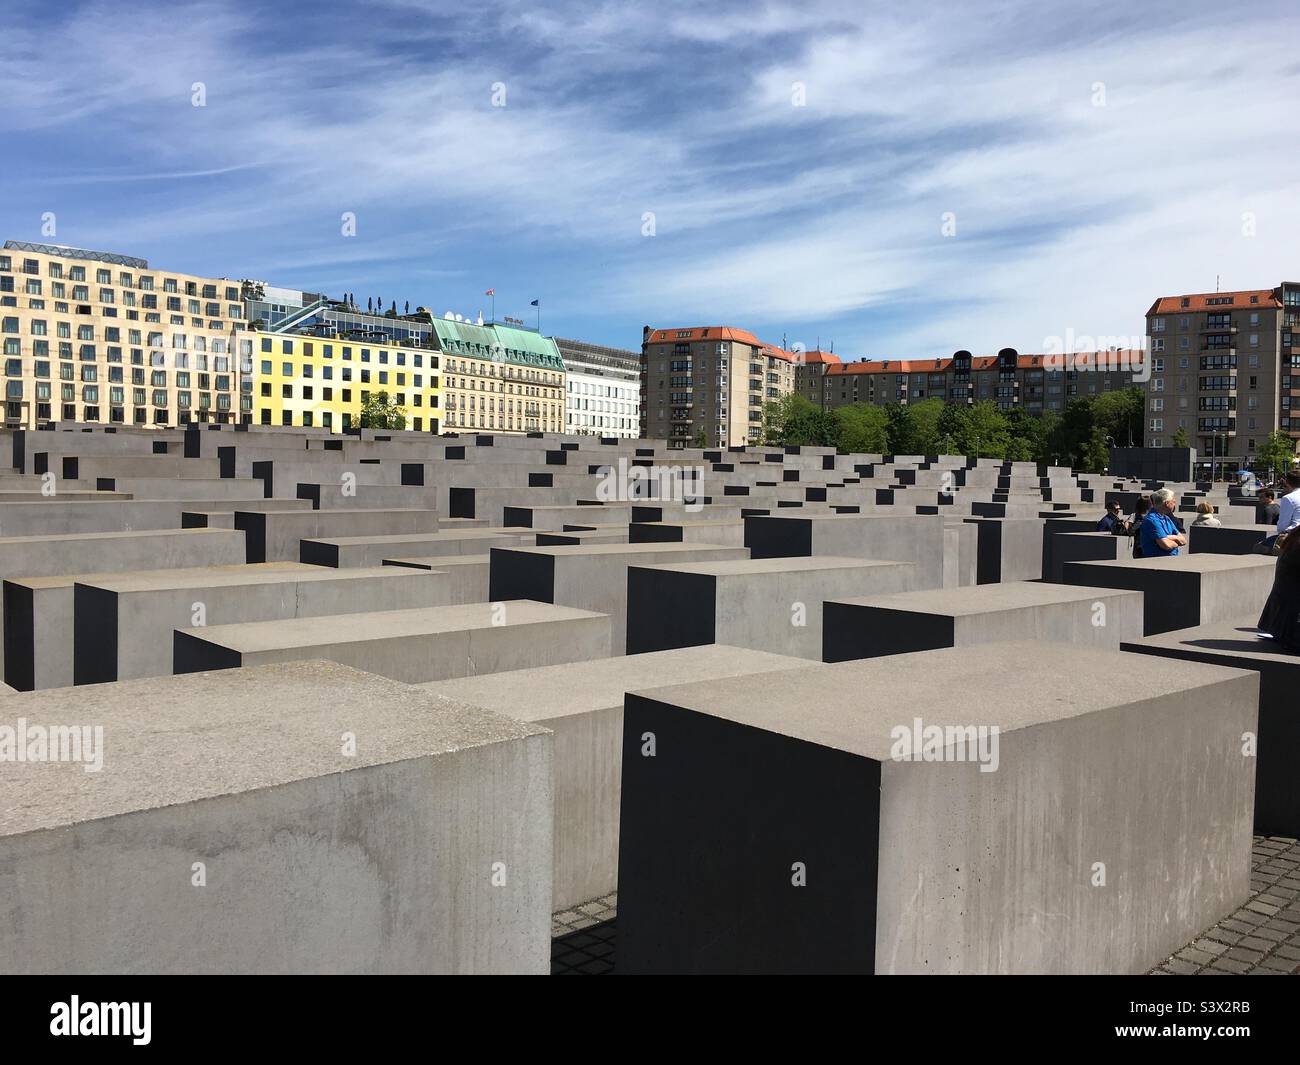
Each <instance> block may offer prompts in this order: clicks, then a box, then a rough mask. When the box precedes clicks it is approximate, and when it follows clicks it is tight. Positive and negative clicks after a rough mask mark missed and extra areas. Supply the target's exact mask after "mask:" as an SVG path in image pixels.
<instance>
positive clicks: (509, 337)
mask: <svg viewBox="0 0 1300 1065" xmlns="http://www.w3.org/2000/svg"><path fill="white" fill-rule="evenodd" d="M430 323H431V327H432V334H433V340H434V342H435V343H436V344H437V346H438V349H439V350H440V351H441V352H442V369H443V383H442V395H443V426H444V428H445V429H446V430H447V431H448V432H455V431H458V430H459V431H469V430H471V429H472V430H480V429H482V430H491V431H493V432H497V433H538V432H541V433H562V432H564V418H565V414H564V411H565V402H564V400H565V387H564V376H565V368H564V359H563V358H562V357H561V355H560V349H559V348H558V347H556V344H555V341H554V340H553V339H552V338H551V337H548V336H543V335H542V334H541V333H538V332H536V331H535V330H532V329H525V328H521V327H518V326H513V325H503V324H500V323H496V322H492V323H488V324H486V325H475V324H473V323H471V322H467V321H458V320H455V319H452V318H432V319H430Z"/></svg>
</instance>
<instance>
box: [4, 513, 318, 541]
mask: <svg viewBox="0 0 1300 1065" xmlns="http://www.w3.org/2000/svg"><path fill="white" fill-rule="evenodd" d="M286 513H290V514H294V513H302V512H301V511H287V512H286ZM243 535H244V534H243V532H242V531H239V530H235V529H135V530H130V531H126V532H121V531H119V532H93V533H54V534H52V535H51V534H50V533H38V534H37V535H35V536H0V547H5V546H7V545H10V544H12V545H13V546H15V547H24V546H27V545H29V544H37V543H42V544H43V543H50V542H58V543H69V542H74V541H75V542H78V543H80V542H84V541H91V542H94V541H97V540H141V539H156V538H158V537H161V536H214V537H215V536H243Z"/></svg>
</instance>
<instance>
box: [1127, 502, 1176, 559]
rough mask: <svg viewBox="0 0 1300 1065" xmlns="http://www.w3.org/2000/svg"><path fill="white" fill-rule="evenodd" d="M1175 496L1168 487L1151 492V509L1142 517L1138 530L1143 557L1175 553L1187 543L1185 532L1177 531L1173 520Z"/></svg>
mask: <svg viewBox="0 0 1300 1065" xmlns="http://www.w3.org/2000/svg"><path fill="white" fill-rule="evenodd" d="M1175 498H1177V497H1176V496H1175V495H1174V493H1173V492H1171V491H1170V490H1169V489H1168V488H1161V489H1159V490H1157V491H1155V492H1152V493H1151V509H1150V510H1149V511H1147V516H1146V517H1145V518H1143V519H1142V526H1141V528H1140V529H1139V530H1138V538H1139V540H1140V541H1141V543H1142V557H1143V558H1155V557H1157V556H1159V555H1176V554H1178V549H1179V548H1180V547H1185V546H1186V545H1187V534H1186V533H1181V532H1179V531H1178V526H1177V524H1175V522H1174V516H1173V515H1174V499H1175Z"/></svg>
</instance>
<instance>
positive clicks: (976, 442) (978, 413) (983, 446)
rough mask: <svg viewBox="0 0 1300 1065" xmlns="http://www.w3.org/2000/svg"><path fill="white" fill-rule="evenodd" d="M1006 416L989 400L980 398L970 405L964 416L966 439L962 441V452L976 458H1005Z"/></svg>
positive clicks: (1008, 439)
mask: <svg viewBox="0 0 1300 1065" xmlns="http://www.w3.org/2000/svg"><path fill="white" fill-rule="evenodd" d="M1009 442H1010V436H1009V435H1008V433H1007V419H1006V416H1005V415H1004V414H1003V413H1002V412H1001V411H1000V410H998V408H997V404H995V403H993V402H992V401H991V400H987V399H984V400H981V401H980V402H979V403H976V404H975V405H974V406H972V407H971V408H970V410H969V412H968V413H967V417H966V439H965V440H963V441H962V453H963V454H965V455H973V456H975V457H977V458H987V459H1000V458H1006V454H1007V444H1008V443H1009Z"/></svg>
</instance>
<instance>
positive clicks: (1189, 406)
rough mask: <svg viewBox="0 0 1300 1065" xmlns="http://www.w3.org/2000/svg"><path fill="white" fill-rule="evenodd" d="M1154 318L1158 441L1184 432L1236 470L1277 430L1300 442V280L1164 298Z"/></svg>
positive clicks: (1208, 456) (1151, 417)
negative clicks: (1297, 413) (1299, 412)
mask: <svg viewBox="0 0 1300 1065" xmlns="http://www.w3.org/2000/svg"><path fill="white" fill-rule="evenodd" d="M1146 320H1147V346H1148V350H1149V352H1150V355H1151V379H1150V381H1149V382H1148V383H1147V444H1148V445H1149V446H1151V447H1161V446H1165V447H1168V446H1170V445H1171V444H1172V440H1173V436H1174V434H1175V433H1176V432H1177V431H1178V430H1179V429H1183V430H1184V431H1185V432H1186V434H1187V437H1188V440H1189V441H1190V443H1191V446H1192V447H1194V448H1196V449H1197V452H1198V458H1199V459H1200V460H1202V462H1214V463H1215V465H1216V467H1220V464H1221V468H1223V469H1224V470H1225V471H1230V470H1232V469H1235V468H1240V467H1242V466H1248V465H1250V464H1251V463H1252V462H1253V460H1254V458H1255V453H1256V450H1257V448H1259V447H1260V446H1261V445H1262V444H1263V442H1264V440H1265V439H1266V438H1267V437H1268V435H1269V434H1270V433H1272V432H1273V431H1275V430H1280V431H1281V432H1283V433H1286V434H1287V435H1288V436H1289V437H1290V438H1291V440H1292V442H1293V444H1294V442H1295V441H1296V440H1298V439H1300V416H1293V414H1292V411H1293V409H1294V408H1295V406H1296V404H1297V398H1298V397H1300V283H1297V282H1293V281H1284V282H1282V283H1281V284H1280V285H1278V286H1277V287H1276V288H1272V289H1256V290H1250V291H1242V292H1204V293H1195V294H1189V295H1184V296H1162V297H1160V298H1159V299H1157V300H1156V301H1155V302H1154V303H1153V304H1152V305H1151V309H1150V310H1149V311H1147V315H1146Z"/></svg>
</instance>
